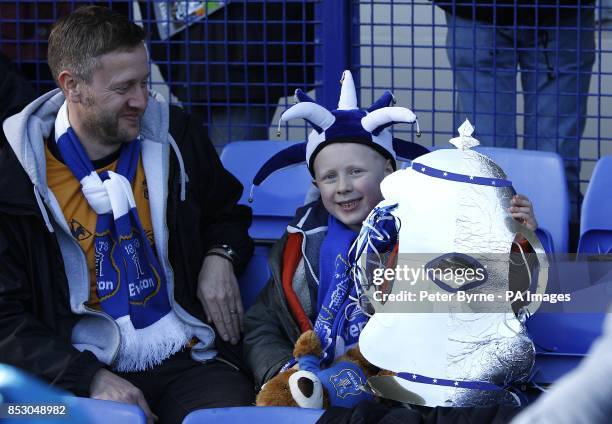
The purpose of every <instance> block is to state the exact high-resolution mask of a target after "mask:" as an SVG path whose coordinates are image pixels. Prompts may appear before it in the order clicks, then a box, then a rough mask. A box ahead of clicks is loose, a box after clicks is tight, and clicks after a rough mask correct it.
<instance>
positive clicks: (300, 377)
mask: <svg viewBox="0 0 612 424" xmlns="http://www.w3.org/2000/svg"><path fill="white" fill-rule="evenodd" d="M289 390H290V391H291V396H293V400H295V402H296V403H297V404H298V405H299V406H300V407H301V408H316V409H321V408H323V385H322V384H321V380H319V378H318V377H317V376H316V375H315V374H314V373H312V372H310V371H303V370H301V371H297V372H295V373H293V374H292V375H291V377H289Z"/></svg>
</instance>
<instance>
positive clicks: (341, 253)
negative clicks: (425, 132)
mask: <svg viewBox="0 0 612 424" xmlns="http://www.w3.org/2000/svg"><path fill="white" fill-rule="evenodd" d="M296 95H297V97H298V98H299V100H300V101H302V102H301V103H298V104H297V105H295V106H293V107H292V108H290V109H288V110H287V111H286V112H285V113H284V114H283V116H282V118H281V120H288V119H293V118H304V119H306V120H307V121H308V122H309V123H310V124H311V125H312V126H313V127H314V130H313V131H312V133H311V134H310V135H309V137H308V142H307V143H306V145H305V151H306V163H307V165H308V169H309V170H310V172H311V174H312V176H313V183H314V185H315V186H316V187H317V188H318V189H319V191H320V199H318V200H317V201H314V202H312V203H309V204H307V205H305V206H304V207H302V208H300V209H298V211H297V213H296V216H295V218H294V220H293V221H292V223H291V224H290V225H289V226H288V227H287V232H286V233H285V235H284V236H283V237H282V238H281V239H280V240H279V241H278V242H277V243H276V244H275V245H274V247H273V248H272V252H271V254H270V267H271V272H272V275H273V277H272V279H271V280H270V282H269V283H268V285H267V286H266V288H264V290H263V291H262V293H261V295H260V296H259V298H258V299H257V302H256V303H255V305H253V306H252V307H251V308H250V310H249V311H248V312H247V314H246V316H245V338H244V349H245V355H246V359H247V362H248V364H249V366H250V367H251V370H252V371H253V373H254V375H255V381H256V382H257V383H258V384H259V385H262V384H264V383H265V382H266V381H268V380H269V379H270V378H272V377H274V376H275V375H276V374H277V373H278V372H279V371H280V370H281V369H282V368H283V367H285V366H292V365H293V363H292V361H291V360H292V352H293V347H294V343H295V341H296V340H297V338H298V337H299V335H300V334H301V333H302V332H304V331H306V330H308V329H314V330H315V332H316V333H317V334H318V335H319V337H320V339H321V343H322V347H323V354H324V362H326V363H329V362H331V361H332V360H333V358H334V357H335V356H336V355H339V354H342V353H343V352H344V350H345V349H346V348H348V347H350V346H351V345H353V344H355V343H356V342H357V341H358V338H359V334H360V332H361V330H362V329H363V327H364V326H365V324H366V322H367V316H366V315H365V314H364V313H363V312H362V311H361V309H360V307H359V305H358V302H357V299H356V296H355V289H354V283H353V281H352V280H351V279H350V273H349V272H347V271H348V269H349V267H350V265H349V262H350V259H349V257H348V256H349V249H350V247H351V245H352V244H353V241H354V240H355V238H356V237H357V235H358V234H359V231H360V229H361V225H362V222H363V221H364V220H365V219H366V217H367V216H368V214H369V213H370V212H371V211H372V209H373V208H374V207H375V206H376V205H377V204H378V203H379V202H380V201H381V200H383V197H382V193H381V191H380V183H381V181H382V180H383V179H384V178H385V177H386V176H387V175H389V174H390V173H392V172H393V171H394V170H395V169H396V167H397V165H396V155H397V156H403V157H404V158H407V159H413V158H415V157H417V156H420V155H421V154H424V153H427V149H425V148H423V147H421V146H419V145H417V144H415V143H408V142H404V141H401V140H397V139H393V138H392V136H391V134H390V132H389V131H388V130H387V129H386V127H388V126H389V125H391V124H394V123H399V122H416V116H415V115H414V114H413V113H412V112H411V111H410V110H408V109H405V108H399V107H388V105H389V104H390V102H391V101H392V100H393V97H392V96H391V94H390V93H389V92H387V93H385V95H383V96H382V97H381V99H379V100H378V101H377V102H375V103H374V104H373V105H372V106H371V107H370V108H369V109H368V113H367V114H366V112H365V111H363V110H360V109H358V108H357V105H356V103H357V102H356V95H355V87H354V84H353V80H352V77H351V74H350V72H349V71H345V72H344V75H343V84H342V92H341V95H340V101H339V104H338V109H337V110H335V111H332V112H330V111H328V110H326V109H325V108H323V107H321V106H319V105H317V104H316V103H314V101H313V100H312V99H310V98H308V96H306V95H305V94H303V93H302V92H301V91H299V90H298V91H297V92H296ZM417 130H418V124H417ZM282 156H283V155H280V154H279V155H277V156H275V158H276V157H282ZM285 157H286V156H285ZM274 160H275V159H274V158H273V159H271V161H269V163H270V162H274ZM302 161H303V159H302ZM294 162H295V161H294ZM287 165H290V163H279V164H277V166H276V167H275V169H278V168H280V167H284V166H287ZM264 178H265V176H264ZM512 209H515V210H512ZM510 212H511V214H512V216H513V217H515V218H516V219H521V220H524V221H525V223H526V225H529V226H537V224H536V223H535V219H534V218H533V213H532V211H531V204H530V203H529V200H528V199H526V198H525V197H524V196H515V198H514V199H513V201H512V208H511V211H510Z"/></svg>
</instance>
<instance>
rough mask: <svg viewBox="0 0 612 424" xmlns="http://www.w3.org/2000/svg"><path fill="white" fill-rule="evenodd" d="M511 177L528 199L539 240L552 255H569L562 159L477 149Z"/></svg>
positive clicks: (546, 154) (548, 154) (528, 152)
mask: <svg viewBox="0 0 612 424" xmlns="http://www.w3.org/2000/svg"><path fill="white" fill-rule="evenodd" d="M475 150H477V151H479V152H480V153H482V154H484V155H486V156H488V157H490V158H491V159H492V160H493V161H494V162H495V163H497V164H498V165H499V166H500V167H501V168H502V169H503V170H504V171H505V172H506V174H507V175H508V178H509V179H510V180H511V181H512V185H513V187H514V189H515V190H516V191H517V193H521V194H524V195H526V196H527V197H529V199H530V200H531V202H532V203H533V209H534V212H535V215H536V219H537V220H538V225H539V227H540V228H539V229H538V231H537V234H538V237H539V238H540V240H541V241H542V244H543V245H544V248H545V249H546V250H547V251H549V252H559V253H566V252H568V248H569V247H568V246H569V228H568V227H569V195H568V192H567V183H566V180H565V168H564V167H563V160H562V159H561V156H559V155H558V154H556V153H551V152H540V151H534V150H519V149H505V148H501V147H477V148H476V149H475Z"/></svg>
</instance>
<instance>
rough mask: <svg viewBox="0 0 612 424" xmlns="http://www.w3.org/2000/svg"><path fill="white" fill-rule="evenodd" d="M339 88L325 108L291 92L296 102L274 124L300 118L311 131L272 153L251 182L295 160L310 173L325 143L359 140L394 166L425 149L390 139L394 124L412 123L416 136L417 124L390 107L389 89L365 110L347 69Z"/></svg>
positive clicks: (258, 181) (410, 115) (412, 117)
mask: <svg viewBox="0 0 612 424" xmlns="http://www.w3.org/2000/svg"><path fill="white" fill-rule="evenodd" d="M341 83H342V89H341V92H340V100H339V101H338V109H336V110H332V111H329V110H327V109H326V108H324V107H323V106H321V105H319V104H317V103H316V102H315V101H314V100H313V99H312V98H310V97H309V96H308V95H307V94H306V93H304V92H303V91H302V90H300V89H298V90H296V91H295V97H296V100H297V101H298V102H299V103H297V104H296V105H294V106H292V107H290V108H289V109H287V110H286V111H285V112H284V113H283V114H282V116H281V118H280V121H279V123H278V127H279V135H280V126H281V124H282V123H283V122H284V121H288V120H290V119H295V118H302V119H304V120H305V121H306V122H308V123H309V124H310V125H311V126H312V128H313V130H312V132H311V133H310V134H309V135H308V141H307V142H304V143H298V144H296V145H293V146H291V147H289V148H287V149H285V150H282V151H280V152H278V153H277V154H275V155H274V156H272V157H271V158H270V159H268V161H267V162H266V163H264V164H263V166H262V167H261V169H260V170H259V172H258V173H257V175H255V178H254V179H253V185H260V184H261V183H262V182H263V181H264V180H265V179H266V178H267V177H268V176H269V175H270V174H272V173H273V172H275V171H277V170H279V169H282V168H286V167H288V166H291V165H296V164H299V163H304V162H305V163H306V165H307V166H308V170H309V171H310V173H311V174H312V175H313V176H314V170H313V164H314V159H315V157H316V156H317V154H318V153H319V152H320V151H321V149H323V148H324V147H325V146H328V145H330V144H332V143H359V144H363V145H366V146H369V147H371V148H373V149H374V150H376V151H377V152H379V153H380V154H381V155H383V156H384V157H385V158H388V159H390V160H391V163H392V165H393V168H394V169H397V164H396V159H397V157H402V158H405V159H409V160H411V159H414V158H415V157H417V156H421V155H423V154H425V153H428V152H429V151H428V150H427V149H426V148H425V147H423V146H421V145H419V144H416V143H411V142H407V141H404V140H400V139H397V138H393V136H392V134H391V131H389V128H388V127H390V126H391V125H393V124H398V123H416V127H417V136H420V135H421V133H420V129H419V123H418V121H417V117H416V115H415V114H414V113H413V112H412V111H411V110H410V109H407V108H404V107H390V106H389V105H390V104H391V103H392V102H393V103H395V100H394V98H393V94H391V92H390V91H386V92H385V93H384V94H383V95H382V96H381V97H380V98H379V99H378V100H377V101H376V102H374V103H373V104H372V106H370V107H369V108H368V109H360V108H359V107H358V106H357V93H356V91H355V83H354V81H353V76H352V75H351V72H350V71H348V70H347V71H344V72H343V74H342V80H341Z"/></svg>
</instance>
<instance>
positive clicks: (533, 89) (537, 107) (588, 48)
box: [520, 7, 595, 221]
mask: <svg viewBox="0 0 612 424" xmlns="http://www.w3.org/2000/svg"><path fill="white" fill-rule="evenodd" d="M562 13H564V15H562V16H560V17H559V18H560V19H559V26H557V25H556V21H557V17H556V16H550V17H547V19H545V20H544V21H542V22H541V24H540V25H539V26H538V27H537V28H536V29H535V30H531V31H520V33H521V46H522V47H523V48H522V49H521V51H522V53H521V55H520V66H521V79H522V83H523V91H524V97H525V148H526V149H532V150H543V151H551V152H558V153H559V154H560V155H561V156H562V157H563V160H564V163H565V172H566V177H567V182H568V190H569V196H570V201H571V206H572V207H571V219H572V221H577V220H578V219H579V212H580V211H579V207H580V202H581V199H582V196H581V193H580V138H581V137H582V133H583V131H584V126H585V122H586V115H587V100H588V92H589V84H590V81H591V71H592V68H593V63H594V62H595V37H594V9H593V8H592V7H581V8H578V9H571V10H570V9H568V10H564V11H563V12H562Z"/></svg>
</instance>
